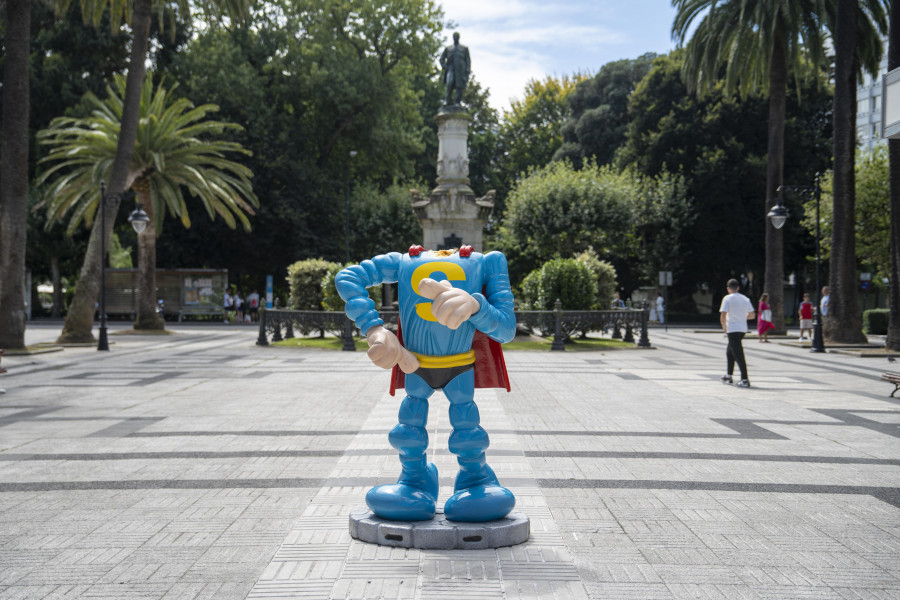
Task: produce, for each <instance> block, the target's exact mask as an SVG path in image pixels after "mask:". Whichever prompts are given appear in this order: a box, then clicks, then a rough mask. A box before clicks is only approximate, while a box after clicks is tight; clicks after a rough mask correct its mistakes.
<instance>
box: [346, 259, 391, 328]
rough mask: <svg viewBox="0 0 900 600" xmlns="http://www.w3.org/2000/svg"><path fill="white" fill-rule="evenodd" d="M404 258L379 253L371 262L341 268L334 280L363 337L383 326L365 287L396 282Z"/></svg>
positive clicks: (347, 311)
mask: <svg viewBox="0 0 900 600" xmlns="http://www.w3.org/2000/svg"><path fill="white" fill-rule="evenodd" d="M402 256H403V255H402V254H400V253H399V252H389V253H388V254H380V255H378V256H376V257H375V258H373V259H372V260H364V261H362V262H361V263H359V264H358V265H353V266H351V267H347V268H345V269H342V270H341V271H340V272H339V273H338V274H337V275H336V276H335V278H334V286H335V287H336V288H337V291H338V294H340V296H341V298H342V299H343V300H344V302H346V305H345V306H344V312H346V313H347V316H348V317H350V318H351V319H353V321H354V322H355V323H356V326H357V327H359V330H360V332H361V333H362V334H363V335H366V332H368V330H369V329H370V328H372V327H375V326H378V325H384V320H383V319H382V318H381V316H379V314H378V311H377V310H376V308H375V302H374V301H373V300H372V299H371V298H369V293H368V292H367V291H366V288H368V287H372V286H373V285H379V284H381V283H395V282H396V281H397V273H398V270H399V268H400V258H401V257H402Z"/></svg>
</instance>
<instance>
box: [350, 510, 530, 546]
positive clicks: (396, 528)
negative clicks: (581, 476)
mask: <svg viewBox="0 0 900 600" xmlns="http://www.w3.org/2000/svg"><path fill="white" fill-rule="evenodd" d="M530 532H531V521H530V520H529V519H528V515H526V514H525V513H522V512H518V511H513V512H511V513H509V514H508V515H506V517H504V518H502V519H497V520H496V521H487V522H485V523H462V522H456V521H448V520H447V519H446V518H444V515H443V514H442V513H438V514H436V515H435V516H434V518H433V519H431V520H430V521H389V520H387V519H382V518H380V517H376V516H375V515H374V514H373V513H372V511H370V510H366V509H357V510H354V511H351V512H350V536H351V537H353V538H355V539H357V540H360V541H362V542H370V543H373V544H380V545H382V546H396V547H400V548H422V549H432V550H452V549H456V548H460V549H471V550H481V549H484V548H502V547H504V546H513V545H515V544H521V543H523V542H525V541H527V540H528V536H529V534H530Z"/></svg>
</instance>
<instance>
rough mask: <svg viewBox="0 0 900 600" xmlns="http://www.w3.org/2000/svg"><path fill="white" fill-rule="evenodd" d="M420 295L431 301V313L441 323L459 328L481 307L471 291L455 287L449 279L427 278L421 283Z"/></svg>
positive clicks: (451, 327)
mask: <svg viewBox="0 0 900 600" xmlns="http://www.w3.org/2000/svg"><path fill="white" fill-rule="evenodd" d="M418 292H419V295H420V296H423V297H425V298H428V299H429V300H433V302H432V303H431V313H432V314H433V315H434V317H435V318H436V319H437V322H438V323H440V324H441V325H446V326H447V327H449V328H450V329H457V328H458V327H459V326H460V325H462V324H463V322H464V321H466V320H467V319H468V318H469V317H471V316H472V315H473V314H475V313H477V312H478V311H479V309H480V308H481V305H480V304H478V300H476V299H475V298H473V297H472V295H471V294H469V292H467V291H465V290H461V289H459V288H455V287H453V286H452V285H451V284H450V282H449V281H435V280H434V279H430V278H425V279H423V280H422V282H421V283H420V284H419V290H418Z"/></svg>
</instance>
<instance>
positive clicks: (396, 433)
mask: <svg viewBox="0 0 900 600" xmlns="http://www.w3.org/2000/svg"><path fill="white" fill-rule="evenodd" d="M406 392H407V394H408V395H407V396H406V398H404V399H403V403H402V404H401V405H400V414H399V421H400V422H399V424H398V425H397V426H395V427H394V428H393V429H392V430H391V433H390V436H389V440H390V442H391V446H393V447H394V448H396V449H397V450H399V451H400V463H401V464H402V466H403V470H402V472H401V473H400V478H399V479H398V480H397V483H391V484H387V485H379V486H376V487H374V488H372V489H371V490H369V492H368V493H367V494H366V504H367V505H368V506H369V509H371V511H372V512H373V513H375V514H376V515H377V516H379V517H381V518H383V519H392V520H395V521H427V520H429V519H431V518H432V517H434V511H435V502H436V501H437V495H438V472H437V467H435V466H434V464H433V463H429V462H427V461H426V459H425V450H426V449H427V448H428V432H427V431H426V429H425V424H426V423H427V422H428V397H429V396H430V395H431V394H432V393H433V392H434V390H432V389H431V388H430V387H429V386H428V384H426V383H425V382H424V381H422V379H421V378H420V377H418V376H417V375H407V376H406Z"/></svg>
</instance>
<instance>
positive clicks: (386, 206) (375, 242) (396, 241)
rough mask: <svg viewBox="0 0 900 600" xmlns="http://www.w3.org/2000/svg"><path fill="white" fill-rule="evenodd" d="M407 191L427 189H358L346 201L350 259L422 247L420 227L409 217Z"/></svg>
mask: <svg viewBox="0 0 900 600" xmlns="http://www.w3.org/2000/svg"><path fill="white" fill-rule="evenodd" d="M411 188H419V189H420V190H424V192H423V193H425V194H427V193H428V187H427V186H424V185H421V184H415V185H402V184H399V183H395V184H393V185H391V186H389V187H388V188H387V189H386V190H385V191H383V192H379V191H378V189H377V188H376V187H375V186H374V185H371V184H370V185H366V186H362V187H361V188H359V189H356V190H354V191H353V192H352V193H351V199H350V259H351V260H354V261H360V260H365V259H368V258H372V257H373V256H376V255H378V254H384V253H386V252H406V250H407V249H408V248H409V247H410V246H412V245H413V244H420V243H422V226H421V225H419V221H418V219H416V216H415V215H414V214H413V210H412V202H411V196H410V189H411Z"/></svg>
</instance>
